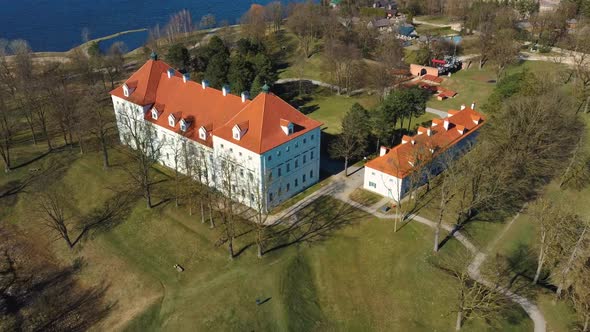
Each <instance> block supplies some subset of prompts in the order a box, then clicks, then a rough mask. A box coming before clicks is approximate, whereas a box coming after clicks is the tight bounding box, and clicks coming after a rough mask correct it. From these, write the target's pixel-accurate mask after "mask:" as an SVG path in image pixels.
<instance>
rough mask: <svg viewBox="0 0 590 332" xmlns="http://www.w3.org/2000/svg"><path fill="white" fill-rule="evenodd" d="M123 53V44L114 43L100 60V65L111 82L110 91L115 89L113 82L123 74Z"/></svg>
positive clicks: (124, 49)
mask: <svg viewBox="0 0 590 332" xmlns="http://www.w3.org/2000/svg"><path fill="white" fill-rule="evenodd" d="M125 51H126V47H125V44H124V43H123V42H116V43H114V44H113V45H111V47H110V48H109V51H108V52H107V54H106V55H105V56H104V57H103V58H102V62H101V64H102V66H103V68H104V71H105V73H106V75H107V76H108V78H109V81H110V82H111V89H114V88H115V81H116V80H117V79H119V78H120V77H121V74H122V73H123V65H124V64H125V58H124V57H123V56H124V54H125Z"/></svg>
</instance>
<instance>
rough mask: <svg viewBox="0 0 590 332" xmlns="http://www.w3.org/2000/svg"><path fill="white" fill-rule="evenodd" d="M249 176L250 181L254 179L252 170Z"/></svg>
mask: <svg viewBox="0 0 590 332" xmlns="http://www.w3.org/2000/svg"><path fill="white" fill-rule="evenodd" d="M248 177H249V178H250V181H252V180H254V174H252V172H250V173H249V174H248Z"/></svg>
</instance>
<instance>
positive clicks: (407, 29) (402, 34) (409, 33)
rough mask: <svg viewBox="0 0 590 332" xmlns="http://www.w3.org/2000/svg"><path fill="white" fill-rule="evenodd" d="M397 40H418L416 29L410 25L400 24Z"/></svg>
mask: <svg viewBox="0 0 590 332" xmlns="http://www.w3.org/2000/svg"><path fill="white" fill-rule="evenodd" d="M396 36H397V38H399V39H402V40H411V39H415V38H418V33H417V32H416V28H415V27H414V26H413V25H411V24H402V25H400V26H399V27H398V28H397V35H396Z"/></svg>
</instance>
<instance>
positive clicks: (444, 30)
mask: <svg viewBox="0 0 590 332" xmlns="http://www.w3.org/2000/svg"><path fill="white" fill-rule="evenodd" d="M416 32H417V33H418V34H419V35H424V34H429V35H431V36H448V35H457V34H458V32H457V31H455V30H453V29H451V28H449V27H435V26H432V25H426V24H419V25H417V26H416Z"/></svg>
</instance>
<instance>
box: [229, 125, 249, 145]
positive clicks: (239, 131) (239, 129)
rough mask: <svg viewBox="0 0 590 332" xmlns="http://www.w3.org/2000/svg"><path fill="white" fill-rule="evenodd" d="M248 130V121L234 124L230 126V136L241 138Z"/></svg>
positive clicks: (236, 138)
mask: <svg viewBox="0 0 590 332" xmlns="http://www.w3.org/2000/svg"><path fill="white" fill-rule="evenodd" d="M247 131H248V121H244V122H242V123H239V124H236V125H234V127H233V128H232V137H233V138H234V139H235V140H238V141H239V140H241V139H242V137H243V136H244V134H246V132H247Z"/></svg>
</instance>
